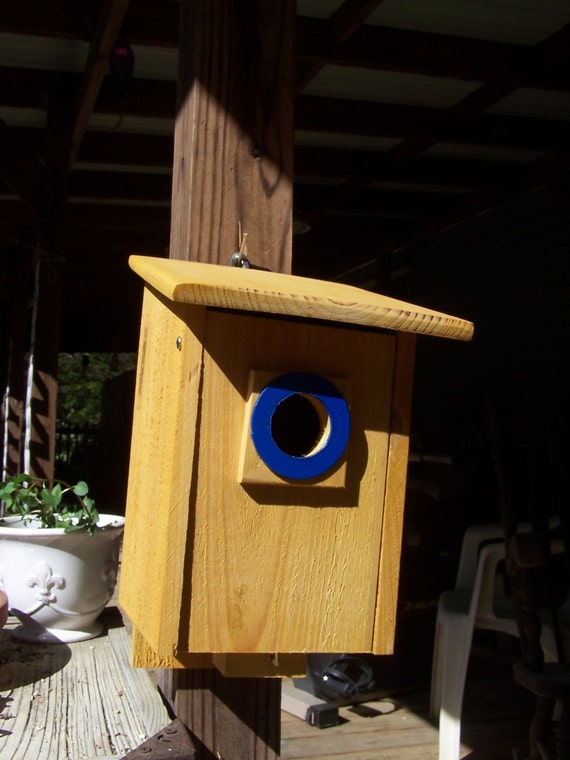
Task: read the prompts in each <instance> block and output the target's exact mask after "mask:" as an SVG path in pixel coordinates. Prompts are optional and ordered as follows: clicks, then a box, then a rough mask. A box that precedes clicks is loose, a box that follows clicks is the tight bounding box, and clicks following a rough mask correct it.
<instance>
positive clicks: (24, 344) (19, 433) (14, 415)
mask: <svg viewBox="0 0 570 760" xmlns="http://www.w3.org/2000/svg"><path fill="white" fill-rule="evenodd" d="M15 255H16V267H15V271H14V272H13V279H11V280H9V282H10V292H11V294H12V298H11V301H10V319H9V328H8V330H7V331H6V353H5V356H6V361H7V364H6V384H5V387H4V388H3V389H2V390H3V392H4V391H5V394H6V395H5V397H4V414H5V419H4V420H3V424H4V425H5V426H6V427H5V445H6V450H5V451H4V452H3V459H2V465H3V471H4V470H5V473H6V474H8V475H17V474H18V473H19V472H21V469H22V465H23V459H22V454H23V452H22V442H23V425H24V406H25V399H26V353H27V350H28V347H29V342H28V341H29V305H28V302H29V295H30V294H29V279H30V278H29V271H30V258H31V256H29V255H28V254H27V251H26V249H25V248H22V249H21V250H19V251H17V253H16V254H15ZM3 475H4V472H3V473H2V477H3Z"/></svg>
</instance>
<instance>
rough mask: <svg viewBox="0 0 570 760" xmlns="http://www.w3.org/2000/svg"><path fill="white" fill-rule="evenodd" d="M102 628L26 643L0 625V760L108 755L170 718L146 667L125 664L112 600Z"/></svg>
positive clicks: (119, 753)
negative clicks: (84, 635) (66, 640)
mask: <svg viewBox="0 0 570 760" xmlns="http://www.w3.org/2000/svg"><path fill="white" fill-rule="evenodd" d="M103 619H104V620H105V622H106V623H107V625H108V627H109V630H108V634H107V635H102V636H99V637H97V638H95V639H91V640H88V641H81V642H76V643H74V644H73V645H72V646H71V647H70V646H66V645H63V644H62V645H58V646H54V645H53V644H29V643H26V642H21V641H18V640H17V639H14V638H12V637H11V632H12V629H13V628H15V627H16V625H17V624H18V621H17V620H16V619H15V618H11V619H10V620H9V622H8V625H7V627H6V628H4V629H3V630H2V631H0V715H1V718H2V720H1V725H2V731H1V732H0V755H1V756H2V760H23V758H41V759H42V760H62V758H70V759H71V758H73V760H79V759H80V758H86V759H87V760H111V758H116V757H123V756H124V755H125V754H126V753H127V752H129V751H130V750H132V749H134V748H135V747H138V746H139V744H141V742H143V741H144V740H145V739H146V738H149V737H150V736H153V735H154V734H155V733H156V732H157V731H160V730H161V729H162V728H164V726H166V725H167V724H168V723H169V722H170V718H169V715H168V712H167V710H166V708H165V707H164V704H163V702H162V700H161V698H160V695H159V693H158V691H157V690H156V688H155V687H154V686H153V684H152V682H151V679H150V677H149V675H148V673H146V672H144V671H132V670H131V669H130V668H129V666H128V660H127V659H125V658H126V652H127V650H128V648H129V637H128V634H127V632H126V630H125V628H124V626H123V625H122V621H121V616H120V614H119V613H118V610H117V609H116V608H115V609H113V608H107V610H105V612H104V613H103Z"/></svg>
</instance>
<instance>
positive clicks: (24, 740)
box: [0, 607, 531, 760]
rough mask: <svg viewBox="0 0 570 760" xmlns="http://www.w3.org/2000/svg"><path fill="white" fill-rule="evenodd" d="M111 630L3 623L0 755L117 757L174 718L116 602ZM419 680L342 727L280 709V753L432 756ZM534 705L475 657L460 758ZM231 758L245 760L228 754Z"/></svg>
mask: <svg viewBox="0 0 570 760" xmlns="http://www.w3.org/2000/svg"><path fill="white" fill-rule="evenodd" d="M105 615H106V622H107V626H108V632H107V634H106V635H103V636H101V637H99V638H97V639H93V640H91V641H86V642H81V643H78V644H72V645H70V646H66V645H61V646H55V647H54V646H53V645H36V644H26V643H22V642H16V641H14V640H13V639H12V637H11V633H10V627H13V625H15V624H16V621H12V622H11V623H9V625H8V626H7V628H5V629H4V630H3V631H0V757H1V758H2V760H29V759H33V760H101V759H103V760H110V759H111V758H121V757H123V756H124V755H125V754H127V752H128V751H129V750H130V749H133V748H134V747H136V746H138V745H139V744H141V743H142V742H143V741H144V739H145V738H147V737H149V736H152V735H153V734H155V733H156V732H158V731H160V730H161V729H162V728H164V727H165V726H166V725H167V724H168V723H169V722H170V720H171V718H170V717H169V716H168V714H167V711H166V709H165V708H164V706H163V704H162V701H161V698H160V695H159V693H158V691H157V690H156V688H155V685H154V681H153V678H152V674H149V673H147V672H146V671H140V670H133V669H132V668H130V666H129V657H130V638H129V632H128V629H129V626H128V621H127V627H125V626H124V624H123V619H122V618H121V615H120V613H119V610H118V609H117V608H116V607H111V608H108V610H107V611H106V613H105ZM428 700H429V693H428V689H427V685H426V684H425V683H423V684H421V683H420V684H418V686H417V687H415V688H411V689H410V688H409V687H408V689H407V690H405V691H401V690H399V689H398V687H397V685H395V686H394V688H393V691H392V693H391V694H390V696H389V697H387V698H385V699H384V700H382V701H378V702H370V703H366V704H365V705H361V706H358V707H352V708H350V707H349V708H342V709H341V717H342V723H341V724H340V725H339V726H335V727H331V728H326V729H318V728H315V727H312V726H310V725H308V724H307V723H305V722H304V721H303V720H300V719H299V718H295V717H293V716H291V715H289V714H288V713H286V712H282V745H281V757H282V758H283V760H312V759H313V758H315V759H316V758H318V759H319V760H345V759H346V760H348V758H350V759H351V760H396V759H398V760H412V759H414V760H418V759H419V758H423V759H424V760H429V759H430V758H437V743H438V733H437V729H436V727H435V726H434V725H433V723H432V722H431V721H430V720H429V717H428ZM530 711H531V703H530V700H529V698H528V696H527V695H526V694H525V693H524V692H522V690H520V689H519V688H518V687H517V686H516V685H515V684H514V683H513V681H512V679H511V675H510V668H509V667H508V666H506V665H505V664H504V663H503V664H502V665H497V664H493V663H491V662H489V661H486V662H485V661H481V660H479V659H474V660H473V661H472V665H471V668H470V672H469V677H468V685H467V691H466V699H465V710H464V721H463V743H464V748H463V751H462V758H465V759H467V758H468V759H469V760H508V759H509V758H511V757H512V754H511V750H512V747H513V746H524V745H525V742H526V732H527V727H528V718H529V715H530ZM232 760H250V759H249V758H232Z"/></svg>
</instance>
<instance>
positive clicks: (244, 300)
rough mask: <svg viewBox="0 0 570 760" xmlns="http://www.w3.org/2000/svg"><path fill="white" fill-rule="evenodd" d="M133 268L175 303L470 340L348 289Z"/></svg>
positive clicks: (423, 315)
mask: <svg viewBox="0 0 570 760" xmlns="http://www.w3.org/2000/svg"><path fill="white" fill-rule="evenodd" d="M129 264H130V266H131V268H132V269H133V270H134V271H135V272H136V273H137V274H139V275H140V276H141V277H142V278H143V279H144V280H145V282H146V283H148V285H150V286H151V287H153V288H155V289H156V290H158V291H159V292H160V293H162V294H163V295H164V296H166V297H167V298H169V299H170V300H171V301H174V302H176V303H187V304H195V305H197V306H209V307H215V308H220V309H233V310H237V311H251V312H259V313H263V314H280V315H282V316H286V317H295V318H303V319H319V320H320V319H324V320H328V321H332V322H341V323H344V324H352V325H361V326H364V327H372V328H383V329H388V330H400V331H403V332H413V333H424V334H426V335H436V336H440V337H443V338H453V339H455V340H470V339H471V337H472V335H473V324H472V323H471V322H468V321H465V320H463V319H459V318H457V317H453V316H450V315H448V314H442V313H441V312H437V311H433V310H431V309H425V308H423V307H422V306H416V305H414V304H411V303H406V302H405V301H399V300H396V299H394V298H389V297H387V296H383V295H380V294H379V293H372V292H370V291H367V290H362V289H361V288H356V287H354V286H351V285H345V284H342V283H338V282H329V281H327V280H315V279H312V278H309V277H298V276H295V275H288V274H280V273H277V272H266V271H262V270H259V269H246V268H243V267H231V266H222V265H219V264H201V263H198V262H194V261H182V260H179V259H162V258H154V257H151V256H131V257H130V259H129Z"/></svg>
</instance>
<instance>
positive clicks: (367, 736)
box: [281, 659, 532, 760]
mask: <svg viewBox="0 0 570 760" xmlns="http://www.w3.org/2000/svg"><path fill="white" fill-rule="evenodd" d="M396 691H397V689H395V692H396ZM391 709H393V711H390V710H391ZM531 711H532V702H531V700H530V699H529V697H528V695H527V694H526V693H524V692H523V691H522V690H521V689H520V688H519V687H517V686H516V684H514V683H513V681H512V678H511V669H510V667H509V666H508V665H507V664H505V663H504V662H503V663H502V664H500V665H499V664H496V663H493V662H490V661H483V660H479V659H474V660H473V661H472V664H471V666H470V671H469V675H468V683H467V689H466V694H465V706H464V714H463V731H462V753H461V757H462V758H465V759H466V760H467V759H469V760H512V757H513V755H512V749H513V747H525V746H526V741H527V732H528V721H529V716H530V714H531ZM340 712H341V717H342V718H343V719H344V720H345V721H346V722H343V723H342V724H341V725H339V726H335V727H332V728H326V729H316V728H313V727H312V726H309V725H308V724H307V723H304V722H303V721H301V720H299V719H298V718H294V717H292V716H289V715H287V714H285V713H282V716H283V717H282V745H281V746H282V753H281V756H282V758H283V760H313V759H316V758H319V760H345V759H346V760H348V758H352V760H412V759H414V760H419V759H420V758H422V759H423V760H430V759H432V758H433V759H434V760H437V757H438V731H437V728H436V726H435V725H434V723H433V722H432V721H431V720H430V718H429V689H428V688H427V686H424V688H418V689H414V690H412V691H409V692H407V693H402V694H398V695H396V697H395V698H394V701H393V702H392V701H391V699H390V698H385V699H384V700H382V701H381V702H377V703H376V702H369V703H366V705H362V706H359V707H354V708H342V709H341V711H340Z"/></svg>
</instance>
